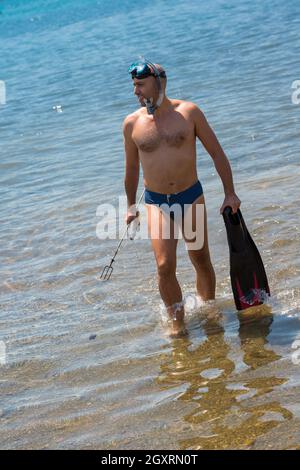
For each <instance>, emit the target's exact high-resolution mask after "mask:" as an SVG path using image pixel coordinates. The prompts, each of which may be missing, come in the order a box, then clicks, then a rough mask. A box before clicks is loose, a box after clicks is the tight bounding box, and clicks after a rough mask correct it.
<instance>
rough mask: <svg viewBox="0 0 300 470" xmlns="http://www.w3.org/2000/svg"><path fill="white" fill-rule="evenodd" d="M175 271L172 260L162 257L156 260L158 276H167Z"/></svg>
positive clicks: (172, 274)
mask: <svg viewBox="0 0 300 470" xmlns="http://www.w3.org/2000/svg"><path fill="white" fill-rule="evenodd" d="M175 273H176V265H175V263H173V262H172V261H169V260H166V259H163V260H160V261H158V262H157V274H158V277H160V278H168V277H171V276H174V275H175Z"/></svg>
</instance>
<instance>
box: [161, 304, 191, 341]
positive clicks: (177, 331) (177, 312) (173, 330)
mask: <svg viewBox="0 0 300 470" xmlns="http://www.w3.org/2000/svg"><path fill="white" fill-rule="evenodd" d="M166 310H167V313H168V318H169V322H168V323H169V336H170V338H174V339H175V338H182V337H184V336H187V335H188V331H187V329H186V326H185V322H184V300H181V301H180V302H176V303H174V304H173V305H169V306H166Z"/></svg>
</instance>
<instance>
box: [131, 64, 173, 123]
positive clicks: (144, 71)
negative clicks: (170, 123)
mask: <svg viewBox="0 0 300 470" xmlns="http://www.w3.org/2000/svg"><path fill="white" fill-rule="evenodd" d="M128 72H129V73H130V74H131V77H132V79H134V78H138V79H143V78H146V77H150V76H153V77H155V81H156V84H157V88H158V99H157V101H156V103H155V104H154V103H153V98H146V99H145V100H144V102H145V104H146V108H147V113H148V114H151V115H153V114H154V112H155V111H156V110H157V108H159V106H160V105H161V103H162V102H163V99H164V92H163V88H162V83H161V78H166V72H165V71H164V70H163V71H162V72H159V70H158V69H157V67H156V66H155V65H154V64H153V63H152V62H150V61H149V60H146V59H145V60H144V61H140V62H135V63H133V64H132V65H131V66H130V67H129V70H128Z"/></svg>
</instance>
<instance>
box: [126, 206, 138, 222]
mask: <svg viewBox="0 0 300 470" xmlns="http://www.w3.org/2000/svg"><path fill="white" fill-rule="evenodd" d="M139 215H140V213H139V211H133V210H128V211H127V214H126V217H125V221H126V224H127V225H129V224H130V223H131V222H132V221H133V220H134V219H136V218H137V217H138V216H139Z"/></svg>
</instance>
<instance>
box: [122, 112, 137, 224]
mask: <svg viewBox="0 0 300 470" xmlns="http://www.w3.org/2000/svg"><path fill="white" fill-rule="evenodd" d="M135 120H136V116H134V115H132V114H130V115H129V116H127V117H126V118H125V120H124V123H123V136H124V147H125V179H124V185H125V191H126V195H127V207H128V209H129V208H130V207H132V206H134V204H135V202H136V192H137V187H138V183H139V172H140V161H139V153H138V148H137V146H136V144H135V142H134V141H133V139H132V131H133V126H134V122H135ZM133 218H134V217H132V219H133ZM129 222H130V221H128V217H127V223H129Z"/></svg>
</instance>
